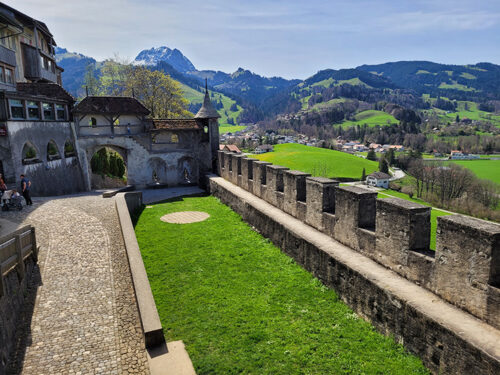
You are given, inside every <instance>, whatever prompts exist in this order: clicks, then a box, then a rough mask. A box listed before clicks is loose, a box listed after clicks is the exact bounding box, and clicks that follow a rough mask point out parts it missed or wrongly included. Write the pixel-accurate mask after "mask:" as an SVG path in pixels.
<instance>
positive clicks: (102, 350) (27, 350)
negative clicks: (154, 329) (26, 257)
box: [0, 194, 149, 375]
mask: <svg viewBox="0 0 500 375" xmlns="http://www.w3.org/2000/svg"><path fill="white" fill-rule="evenodd" d="M0 217H2V218H6V219H9V220H12V221H16V222H18V223H29V224H33V225H34V226H35V227H36V231H37V240H38V244H39V245H40V247H41V248H40V254H39V266H40V277H39V278H38V283H37V280H36V278H35V280H34V282H33V285H31V288H30V292H29V293H30V295H31V297H30V296H28V300H33V301H34V305H31V306H30V304H29V303H28V304H27V306H26V309H25V312H24V314H25V315H26V316H27V320H28V324H25V326H24V327H20V328H21V329H20V330H19V331H20V333H19V345H18V350H17V352H16V354H15V356H14V358H13V361H12V365H11V368H10V373H13V374H15V373H22V374H37V375H42V374H46V375H55V374H148V373H149V370H148V365H147V357H146V352H145V350H144V341H143V337H142V332H141V327H140V322H139V317H138V312H137V307H136V301H135V297H134V293H133V287H132V281H131V277H130V271H129V266H128V261H127V257H126V254H125V249H124V244H123V239H122V236H121V233H120V227H119V223H118V220H117V216H116V210H115V207H114V198H107V199H104V198H101V197H100V196H96V195H92V194H87V195H81V196H73V197H65V198H58V199H40V198H38V199H35V204H34V205H33V206H32V207H29V208H28V207H25V208H24V209H23V210H22V211H21V212H17V211H10V212H2V213H0ZM40 278H41V280H40ZM35 295H36V299H35ZM31 315H32V316H31ZM30 320H31V324H29V321H30Z"/></svg>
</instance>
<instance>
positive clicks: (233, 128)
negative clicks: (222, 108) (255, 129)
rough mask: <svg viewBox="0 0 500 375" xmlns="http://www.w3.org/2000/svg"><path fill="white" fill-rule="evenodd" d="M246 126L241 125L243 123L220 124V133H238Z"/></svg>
mask: <svg viewBox="0 0 500 375" xmlns="http://www.w3.org/2000/svg"><path fill="white" fill-rule="evenodd" d="M245 128H246V126H241V125H221V126H219V134H224V133H236V132H239V131H240V130H243V129H245Z"/></svg>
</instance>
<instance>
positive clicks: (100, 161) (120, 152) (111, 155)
mask: <svg viewBox="0 0 500 375" xmlns="http://www.w3.org/2000/svg"><path fill="white" fill-rule="evenodd" d="M88 154H89V156H90V165H89V167H90V175H91V187H92V189H107V188H117V187H123V186H125V185H126V184H127V180H128V168H127V150H125V149H122V148H121V147H118V146H113V145H99V146H97V147H94V148H92V149H91V150H88Z"/></svg>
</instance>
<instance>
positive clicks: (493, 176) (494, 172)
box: [444, 160, 500, 184]
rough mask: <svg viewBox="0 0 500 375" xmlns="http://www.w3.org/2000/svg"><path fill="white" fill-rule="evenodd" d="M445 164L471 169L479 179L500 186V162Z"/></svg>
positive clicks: (455, 161) (460, 161)
mask: <svg viewBox="0 0 500 375" xmlns="http://www.w3.org/2000/svg"><path fill="white" fill-rule="evenodd" d="M444 163H445V164H448V163H455V164H458V165H461V166H463V167H466V168H467V169H470V170H471V171H472V172H473V173H474V174H475V175H476V176H477V177H479V178H483V179H485V180H491V181H493V182H496V183H497V184H500V160H453V161H446V162H444Z"/></svg>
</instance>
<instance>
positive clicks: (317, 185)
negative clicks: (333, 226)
mask: <svg viewBox="0 0 500 375" xmlns="http://www.w3.org/2000/svg"><path fill="white" fill-rule="evenodd" d="M338 186H339V182H338V181H335V180H332V179H329V178H324V177H307V178H306V205H307V211H306V223H307V224H309V225H311V226H312V227H314V228H316V229H318V230H320V231H323V230H324V223H323V212H329V213H332V214H335V189H336V187H338Z"/></svg>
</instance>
